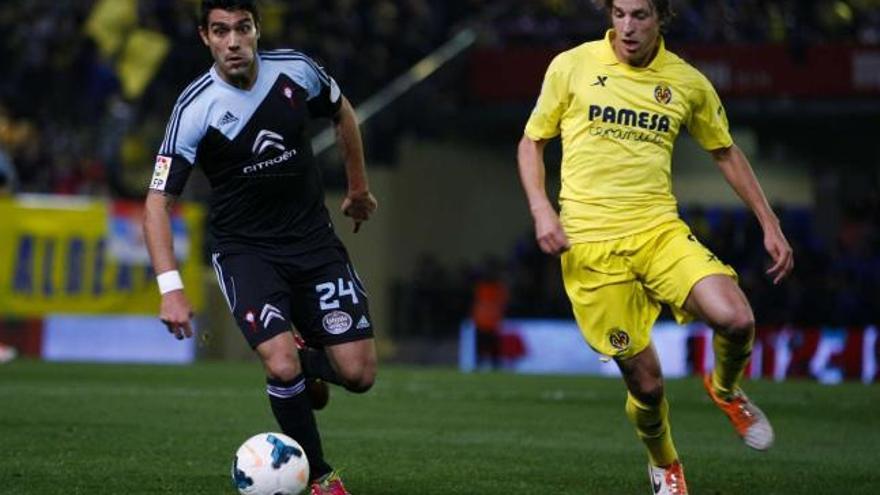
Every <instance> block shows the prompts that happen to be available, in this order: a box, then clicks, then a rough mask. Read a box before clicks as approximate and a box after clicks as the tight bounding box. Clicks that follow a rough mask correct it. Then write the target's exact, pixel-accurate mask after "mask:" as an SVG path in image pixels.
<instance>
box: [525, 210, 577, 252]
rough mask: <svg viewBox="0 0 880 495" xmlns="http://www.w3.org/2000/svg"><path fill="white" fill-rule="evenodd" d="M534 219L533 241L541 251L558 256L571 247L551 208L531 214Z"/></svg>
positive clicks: (554, 211) (557, 217)
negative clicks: (534, 240) (535, 241)
mask: <svg viewBox="0 0 880 495" xmlns="http://www.w3.org/2000/svg"><path fill="white" fill-rule="evenodd" d="M533 215H534V217H535V239H536V240H537V241H538V246H540V247H541V251H543V252H545V253H547V254H550V255H553V256H559V255H560V254H562V253H563V252H565V251H568V249H569V248H570V247H571V244H570V243H569V242H568V237H566V236H565V231H564V230H562V224H561V223H560V222H559V215H557V214H556V210H554V209H553V208H552V207H549V206H548V207H546V208H542V209H540V210H538V211H535V212H533Z"/></svg>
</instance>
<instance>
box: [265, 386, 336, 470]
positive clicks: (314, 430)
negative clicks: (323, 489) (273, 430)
mask: <svg viewBox="0 0 880 495" xmlns="http://www.w3.org/2000/svg"><path fill="white" fill-rule="evenodd" d="M304 391H305V380H304V379H303V376H302V375H298V376H297V377H296V378H294V379H293V380H291V381H289V382H285V381H281V380H274V379H272V378H267V379H266V392H267V393H268V394H269V403H270V404H271V405H272V412H273V413H274V414H275V420H276V421H278V426H280V427H281V431H282V432H283V433H284V434H285V435H287V436H289V437H290V438H293V439H294V440H296V441H297V442H299V444H300V445H301V446H302V448H303V450H305V452H306V457H308V459H309V478H311V479H312V480H315V479H318V478H320V477H321V476H323V475H325V474H327V473H329V472H330V471H332V470H333V468H331V467H330V465H329V464H327V463H326V462H325V461H324V452H323V450H322V449H321V435H320V434H319V433H318V423H317V422H316V421H315V413H314V412H312V404H311V403H310V402H309V397H308V395H306V394H304V393H303V392H304Z"/></svg>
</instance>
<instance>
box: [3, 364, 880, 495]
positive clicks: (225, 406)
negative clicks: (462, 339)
mask: <svg viewBox="0 0 880 495" xmlns="http://www.w3.org/2000/svg"><path fill="white" fill-rule="evenodd" d="M667 390H668V394H669V399H670V403H671V406H672V409H671V411H672V421H673V433H674V434H675V438H676V440H677V446H678V449H679V452H680V453H681V455H682V457H683V460H684V463H685V468H686V473H687V476H688V483H689V485H690V489H691V492H692V493H694V494H697V495H700V494H749V495H762V494H789V493H790V494H803V493H809V494H838V493H841V494H856V493H865V494H868V493H878V490H880V488H878V487H880V475H878V474H877V473H878V467H877V464H878V460H880V454H878V447H880V387H878V386H876V385H875V386H864V385H861V384H848V385H843V386H836V387H828V386H821V385H816V384H813V383H806V382H801V383H786V384H774V383H766V382H756V383H750V384H749V385H748V391H749V392H750V394H751V396H752V397H753V398H754V399H755V400H756V401H757V402H758V403H759V404H760V405H761V406H762V407H763V408H764V410H765V411H766V412H767V414H768V416H769V417H770V419H771V421H773V424H774V426H775V427H776V434H777V445H776V446H775V447H774V449H772V450H771V451H770V452H768V453H764V454H761V453H756V452H752V451H750V450H749V449H747V448H746V447H745V446H743V445H742V444H741V443H740V441H739V440H738V439H737V438H736V437H735V435H734V434H733V431H732V429H731V427H730V426H729V424H728V423H727V420H726V419H725V418H724V417H723V416H722V415H721V413H720V412H719V411H718V410H716V409H715V408H714V406H712V405H710V403H709V400H708V399H707V398H706V397H704V395H703V391H702V387H701V386H700V384H699V383H698V381H697V380H695V379H689V380H680V381H672V382H670V383H668V384H667ZM623 404H624V394H623V391H622V385H621V384H620V383H619V382H618V380H615V379H599V378H585V377H556V376H513V375H507V374H475V375H463V374H459V373H457V372H455V371H452V370H438V369H413V368H394V367H386V368H384V369H383V370H382V371H381V373H380V378H379V381H378V382H377V384H376V386H375V388H374V389H373V390H372V391H371V392H370V393H369V394H367V395H363V396H354V395H350V394H346V393H343V392H341V391H340V390H338V389H334V390H333V397H332V399H331V403H330V406H329V407H328V409H327V410H325V411H323V412H320V413H319V416H318V417H319V421H320V424H321V426H322V428H323V435H324V443H325V451H326V453H327V456H328V459H329V460H330V461H331V462H332V463H333V464H334V465H335V466H336V467H337V468H339V469H341V470H342V473H343V476H344V478H345V480H346V484H347V485H348V487H349V489H350V490H351V491H352V492H353V493H354V494H355V495H383V494H388V495H393V494H397V495H404V494H406V495H411V494H420V495H428V494H437V495H451V494H468V495H491V494H499V495H501V494H504V495H514V494H527V493H529V494H531V493H533V494H549V493H552V494H554V495H556V494H572V495H574V494H578V495H582V494H599V493H603V494H604V493H608V494H649V493H650V486H649V483H648V479H647V475H646V470H647V468H646V462H647V461H646V458H645V454H644V452H643V450H642V448H641V445H640V444H639V443H638V442H637V440H636V438H635V434H634V432H633V430H632V428H631V427H630V425H629V423H628V422H627V420H626V417H625V416H624V414H623ZM275 429H276V426H275V424H274V421H273V419H272V416H271V414H270V412H269V406H268V402H267V400H266V397H265V392H264V384H263V379H262V378H261V375H260V368H259V366H258V365H257V364H256V363H240V364H199V365H196V366H190V367H152V366H115V365H114V366H111V365H82V364H47V363H40V362H34V361H21V360H20V361H17V362H13V363H10V364H7V365H3V366H0V493H2V494H4V495H14V494H40V495H50V494H139V493H174V494H224V493H225V494H231V493H234V490H233V489H232V487H231V483H230V481H229V474H228V473H229V465H230V461H231V458H232V454H233V452H234V451H235V449H236V448H237V447H238V445H239V443H240V442H242V441H243V440H244V439H245V438H247V437H249V436H250V435H252V434H254V433H257V432H260V431H266V430H275Z"/></svg>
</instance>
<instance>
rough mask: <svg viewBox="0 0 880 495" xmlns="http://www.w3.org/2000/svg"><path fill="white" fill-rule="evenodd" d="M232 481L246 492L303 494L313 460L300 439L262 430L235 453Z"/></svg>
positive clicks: (265, 494)
mask: <svg viewBox="0 0 880 495" xmlns="http://www.w3.org/2000/svg"><path fill="white" fill-rule="evenodd" d="M232 483H233V485H234V486H235V488H236V489H237V490H238V493H241V494H242V495H299V494H300V493H302V492H303V490H305V488H306V486H308V484H309V461H308V459H306V453H305V451H303V449H302V447H300V445H299V444H298V443H296V440H294V439H292V438H290V437H288V436H286V435H282V434H281V433H260V434H259V435H254V436H252V437H250V438H248V439H247V440H245V442H244V443H243V444H241V447H239V448H238V451H237V452H236V453H235V459H234V460H233V461H232Z"/></svg>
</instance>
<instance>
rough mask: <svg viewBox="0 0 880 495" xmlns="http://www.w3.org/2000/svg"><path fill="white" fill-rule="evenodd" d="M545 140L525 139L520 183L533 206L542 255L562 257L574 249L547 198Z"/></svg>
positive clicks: (521, 148)
mask: <svg viewBox="0 0 880 495" xmlns="http://www.w3.org/2000/svg"><path fill="white" fill-rule="evenodd" d="M546 144H547V141H546V140H544V139H541V140H537V141H535V140H533V139H531V138H530V137H529V136H523V138H522V139H521V140H520V142H519V147H518V148H517V154H516V155H517V163H518V164H519V179H520V182H521V183H522V186H523V189H524V190H525V193H526V198H527V199H528V202H529V211H531V213H532V219H533V220H534V222H535V239H536V240H537V241H538V245H539V246H540V247H541V251H543V252H545V253H547V254H551V255H554V256H558V255H559V254H561V253H562V252H563V251H566V250H567V249H568V248H569V247H570V245H569V242H568V238H567V237H566V236H565V231H564V230H563V229H562V224H561V223H560V222H559V215H557V214H556V210H555V209H554V208H553V205H552V204H551V203H550V198H548V197H547V189H546V187H545V176H546V167H545V165H544V146H545V145H546Z"/></svg>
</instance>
